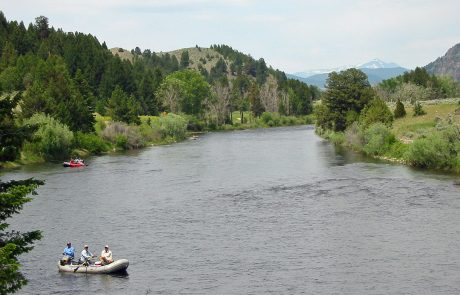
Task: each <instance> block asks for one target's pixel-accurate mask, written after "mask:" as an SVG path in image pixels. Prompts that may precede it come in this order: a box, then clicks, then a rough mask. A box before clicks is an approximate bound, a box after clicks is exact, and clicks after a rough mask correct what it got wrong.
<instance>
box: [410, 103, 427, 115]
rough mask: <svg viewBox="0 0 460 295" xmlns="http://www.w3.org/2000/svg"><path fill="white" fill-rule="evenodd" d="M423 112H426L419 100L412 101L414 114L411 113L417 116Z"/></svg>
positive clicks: (423, 113)
mask: <svg viewBox="0 0 460 295" xmlns="http://www.w3.org/2000/svg"><path fill="white" fill-rule="evenodd" d="M425 114H426V112H425V110H424V109H423V107H422V104H421V103H420V102H418V101H416V102H415V103H414V114H413V116H414V117H417V116H423V115H425Z"/></svg>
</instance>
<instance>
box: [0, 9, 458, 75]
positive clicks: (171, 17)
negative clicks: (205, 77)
mask: <svg viewBox="0 0 460 295" xmlns="http://www.w3.org/2000/svg"><path fill="white" fill-rule="evenodd" d="M0 10H1V11H3V14H4V15H5V17H6V18H7V19H8V20H9V21H12V20H16V21H23V22H24V23H25V24H26V26H27V25H28V24H29V23H34V22H35V18H36V17H37V16H41V15H43V16H46V17H47V18H48V19H49V23H50V26H53V27H54V28H56V29H57V28H62V29H63V30H64V31H65V32H75V31H78V32H83V33H87V34H92V35H94V36H96V37H97V38H98V40H99V41H100V42H101V43H102V42H103V41H105V42H106V44H107V46H108V47H109V48H112V47H122V48H124V49H128V50H131V49H133V48H135V47H136V46H137V47H139V48H141V50H144V49H150V50H152V51H154V52H165V51H172V50H176V49H181V48H188V47H195V46H196V45H198V46H200V47H209V46H210V45H212V44H226V45H229V46H231V47H233V48H234V49H236V50H238V51H240V52H243V53H245V54H250V55H251V56H252V57H254V58H255V59H259V58H264V60H265V62H266V63H267V64H268V65H271V66H272V67H273V68H275V69H280V70H282V71H285V72H286V73H294V72H300V71H306V70H312V69H325V68H335V67H339V66H344V65H356V64H360V63H365V62H367V61H369V60H371V59H374V58H379V59H381V60H383V61H386V62H395V63H397V64H399V65H401V66H403V67H406V68H410V69H412V68H415V67H416V66H425V65H426V64H428V63H429V62H431V61H434V60H435V59H436V58H437V57H440V56H443V55H444V54H445V53H446V51H447V50H448V49H449V48H451V47H452V46H454V45H455V44H457V43H460V17H459V15H460V14H459V12H460V1H459V0H433V1H432V0H399V1H397V0H342V1H341V0H305V1H300V0H284V1H280V0H277V1H274V0H162V1H159V0H125V1H121V0H110V1H105V0H78V1H74V0H60V1H56V0H55V1H51V0H0Z"/></svg>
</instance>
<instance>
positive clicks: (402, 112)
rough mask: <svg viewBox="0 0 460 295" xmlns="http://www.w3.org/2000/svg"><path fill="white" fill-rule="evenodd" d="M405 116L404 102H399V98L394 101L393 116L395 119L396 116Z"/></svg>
mask: <svg viewBox="0 0 460 295" xmlns="http://www.w3.org/2000/svg"><path fill="white" fill-rule="evenodd" d="M405 116H406V109H405V108H404V104H403V103H402V102H401V100H399V99H398V101H397V102H396V109H395V111H394V117H395V119H397V118H402V117H405Z"/></svg>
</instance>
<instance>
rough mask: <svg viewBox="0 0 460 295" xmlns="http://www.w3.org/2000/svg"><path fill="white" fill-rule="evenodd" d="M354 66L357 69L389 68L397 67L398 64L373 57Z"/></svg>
mask: <svg viewBox="0 0 460 295" xmlns="http://www.w3.org/2000/svg"><path fill="white" fill-rule="evenodd" d="M354 67H355V68H357V69H390V68H399V67H400V66H399V65H398V64H395V63H394V62H384V61H383V60H380V59H378V58H374V59H373V60H371V61H369V62H366V63H363V64H359V65H356V66H354Z"/></svg>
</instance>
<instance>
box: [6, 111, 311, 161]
mask: <svg viewBox="0 0 460 295" xmlns="http://www.w3.org/2000/svg"><path fill="white" fill-rule="evenodd" d="M241 115H243V116H242V117H241ZM139 118H140V124H139V125H133V124H130V125H128V124H126V123H121V122H114V121H112V119H111V118H110V117H108V116H101V115H99V114H97V113H96V114H95V124H94V130H95V132H94V133H82V132H71V131H70V130H67V131H65V132H63V131H62V130H61V129H63V128H61V129H58V128H55V129H58V130H46V131H44V130H39V131H38V133H42V134H43V133H46V134H50V133H52V135H53V137H54V139H48V140H47V139H45V138H42V137H40V136H34V141H32V142H26V143H25V144H24V146H23V148H22V150H21V156H20V158H19V159H18V160H17V161H15V162H0V169H14V168H17V167H19V166H21V165H28V164H36V163H45V162H48V161H53V162H55V161H58V162H59V161H62V160H65V159H68V158H69V157H80V158H86V157H89V156H92V155H102V154H110V153H117V152H121V151H124V150H133V149H141V148H144V147H151V146H160V145H168V144H173V143H177V142H180V141H183V140H186V139H188V138H192V139H193V138H196V135H197V134H202V133H206V132H215V131H233V130H244V129H255V128H270V127H281V126H295V125H304V124H313V123H314V119H313V117H312V115H309V116H303V117H294V116H283V115H280V114H277V113H267V112H266V113H263V114H262V115H261V116H260V117H254V116H253V115H252V114H251V113H250V112H244V113H243V114H241V113H240V112H234V113H233V114H232V116H231V118H232V122H231V124H230V123H228V124H222V125H217V124H213V123H212V122H206V121H204V120H199V119H197V118H196V117H192V116H186V115H185V116H184V115H176V114H161V115H160V116H140V117H139ZM45 120H47V118H45ZM44 125H45V127H43V128H49V126H50V125H52V124H44ZM41 128H42V127H41ZM63 138H67V140H66V141H64V140H62V139H63ZM49 151H52V154H47V153H48V152H49Z"/></svg>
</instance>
